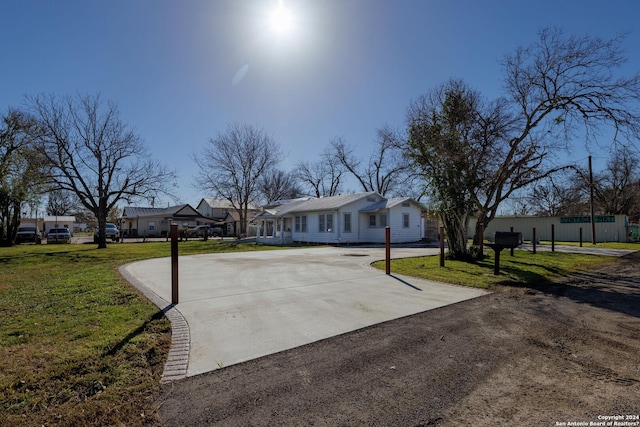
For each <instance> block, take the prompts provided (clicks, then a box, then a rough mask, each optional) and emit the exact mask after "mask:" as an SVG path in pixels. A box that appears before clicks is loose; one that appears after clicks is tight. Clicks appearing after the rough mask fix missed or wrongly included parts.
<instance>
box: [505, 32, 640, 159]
mask: <svg viewBox="0 0 640 427" xmlns="http://www.w3.org/2000/svg"><path fill="white" fill-rule="evenodd" d="M622 41H623V37H622V36H620V37H616V38H614V39H612V40H602V39H600V38H597V37H592V36H583V37H576V36H570V37H564V35H563V33H562V31H561V30H559V29H544V30H542V31H541V32H540V33H539V40H538V41H537V42H536V43H534V44H532V45H531V46H528V47H522V48H519V49H517V50H516V51H515V53H513V54H510V55H507V56H506V57H505V59H504V61H503V67H504V71H505V83H506V90H507V95H508V97H509V99H510V101H511V103H512V108H513V111H514V113H517V114H518V115H519V119H520V123H519V132H518V133H517V134H516V135H514V137H513V140H512V144H513V145H514V146H516V147H517V146H518V145H519V144H521V143H522V141H525V140H527V139H531V138H534V139H536V140H537V145H538V146H540V147H543V146H544V145H543V144H548V143H549V140H550V139H552V138H556V137H557V135H556V131H557V130H559V128H560V130H561V131H562V132H563V133H564V137H565V141H567V142H568V141H571V140H572V138H573V137H575V136H577V135H579V134H578V133H577V132H578V131H580V133H581V132H585V133H586V138H587V143H594V142H596V141H595V138H596V137H598V136H599V135H600V134H601V127H602V126H610V127H612V128H613V129H614V130H615V136H614V141H615V142H624V141H622V140H621V138H626V142H627V143H628V142H629V141H632V140H633V141H635V140H637V138H638V136H640V113H639V111H638V103H637V101H638V99H640V74H638V73H636V74H634V75H633V76H631V77H628V78H625V77H617V76H616V74H615V71H616V70H617V69H619V68H620V67H621V66H622V65H623V64H624V63H625V62H626V57H625V55H624V52H623V51H622V47H621V42H622ZM550 133H551V134H552V135H549V134H550Z"/></svg>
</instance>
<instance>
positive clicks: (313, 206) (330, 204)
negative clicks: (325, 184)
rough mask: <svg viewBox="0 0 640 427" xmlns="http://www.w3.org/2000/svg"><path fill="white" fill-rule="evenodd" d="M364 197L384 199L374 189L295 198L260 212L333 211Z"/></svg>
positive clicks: (273, 214) (271, 213) (372, 199)
mask: <svg viewBox="0 0 640 427" xmlns="http://www.w3.org/2000/svg"><path fill="white" fill-rule="evenodd" d="M364 198H370V199H371V202H372V203H374V202H375V201H379V200H384V198H383V197H382V196H381V195H379V194H378V193H376V192H374V191H372V192H368V193H355V194H342V195H339V196H330V197H320V198H316V199H307V198H303V199H294V200H291V201H287V202H286V203H283V204H281V205H279V206H269V207H268V208H267V209H265V210H264V211H263V212H262V213H261V214H260V216H282V215H287V214H292V213H300V212H321V211H332V210H335V209H339V208H341V207H343V206H346V205H348V204H350V203H353V202H356V201H359V200H362V199H364Z"/></svg>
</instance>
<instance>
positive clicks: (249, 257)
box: [121, 247, 486, 381]
mask: <svg viewBox="0 0 640 427" xmlns="http://www.w3.org/2000/svg"><path fill="white" fill-rule="evenodd" d="M437 251H438V250H437V249H425V248H419V249H418V248H404V249H392V253H391V254H392V255H391V256H392V258H400V257H410V256H420V255H425V254H436V253H437ZM384 256H385V254H384V248H373V249H371V248H360V247H358V248H336V247H318V248H311V249H284V250H275V251H260V252H242V253H224V254H208V255H196V256H181V257H180V258H179V284H180V286H179V303H178V304H177V305H176V306H171V305H170V304H169V303H168V302H167V301H171V263H170V259H169V258H160V259H153V260H147V261H140V262H136V263H132V264H128V265H125V266H123V267H122V268H121V272H122V273H123V275H124V276H125V277H127V279H128V280H129V281H130V282H132V283H133V284H134V285H135V286H137V287H138V288H139V289H141V290H142V291H143V292H144V293H145V295H147V297H148V298H150V299H151V300H152V301H153V302H155V303H156V304H157V305H158V306H159V307H160V308H162V309H164V310H165V312H166V313H167V317H169V319H170V320H171V321H172V339H173V342H172V348H171V351H170V353H169V358H168V361H167V365H166V367H165V375H164V377H163V381H171V380H174V379H180V378H184V377H185V376H192V375H197V374H200V373H204V372H208V371H211V370H215V369H218V368H221V367H224V366H228V365H232V364H235V363H239V362H243V361H246V360H249V359H253V358H257V357H261V356H265V355H268V354H272V353H276V352H279V351H282V350H287V349H291V348H294V347H297V346H300V345H304V344H308V343H311V342H314V341H318V340H321V339H324V338H328V337H331V336H335V335H338V334H343V333H346V332H350V331H353V330H356V329H360V328H363V327H366V326H370V325H374V324H376V323H380V322H385V321H388V320H392V319H396V318H400V317H404V316H408V315H411V314H415V313H419V312H422V311H426V310H431V309H434V308H437V307H442V306H445V305H448V304H453V303H456V302H459V301H463V300H467V299H470V298H475V297H478V296H481V295H484V294H485V293H486V292H485V291H483V290H480V289H473V288H466V287H462V286H452V285H446V284H442V283H437V282H431V281H427V280H421V279H416V278H411V277H402V276H397V275H393V274H392V276H387V275H385V274H384V271H380V270H377V269H374V268H372V267H370V265H369V264H370V263H371V262H373V261H375V260H379V259H384Z"/></svg>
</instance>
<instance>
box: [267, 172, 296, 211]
mask: <svg viewBox="0 0 640 427" xmlns="http://www.w3.org/2000/svg"><path fill="white" fill-rule="evenodd" d="M259 187H260V188H259V191H260V193H261V194H262V196H263V197H264V199H265V201H266V202H267V203H269V202H274V201H276V200H284V199H295V198H296V197H299V196H300V195H301V194H302V192H301V191H300V189H299V188H298V187H297V186H296V183H295V179H294V177H293V175H292V174H290V173H286V172H284V171H282V170H280V169H271V170H270V171H268V172H267V173H266V174H264V175H263V176H262V177H261V178H260V183H259Z"/></svg>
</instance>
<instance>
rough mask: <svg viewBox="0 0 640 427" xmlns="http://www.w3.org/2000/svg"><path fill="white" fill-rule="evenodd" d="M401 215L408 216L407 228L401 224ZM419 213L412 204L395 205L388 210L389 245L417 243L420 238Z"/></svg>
mask: <svg viewBox="0 0 640 427" xmlns="http://www.w3.org/2000/svg"><path fill="white" fill-rule="evenodd" d="M403 214H408V215H409V227H407V228H405V227H404V224H403ZM420 215H421V211H420V209H418V208H417V207H416V206H415V205H414V204H411V205H410V206H408V207H406V206H402V205H396V206H393V207H392V208H391V209H390V215H389V216H390V218H391V223H390V224H389V226H390V227H391V243H399V242H417V241H419V240H420V239H421V238H422V221H421V219H420Z"/></svg>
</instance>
